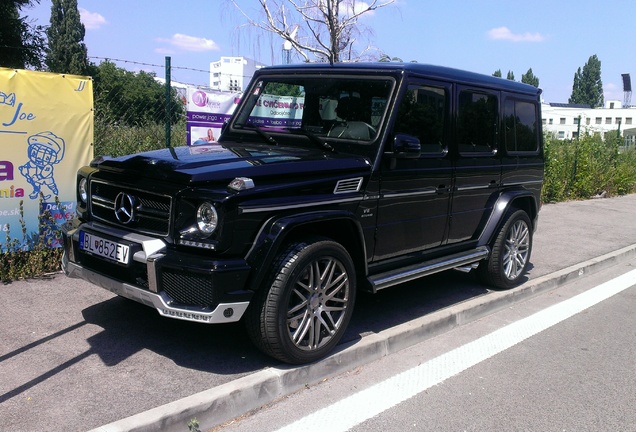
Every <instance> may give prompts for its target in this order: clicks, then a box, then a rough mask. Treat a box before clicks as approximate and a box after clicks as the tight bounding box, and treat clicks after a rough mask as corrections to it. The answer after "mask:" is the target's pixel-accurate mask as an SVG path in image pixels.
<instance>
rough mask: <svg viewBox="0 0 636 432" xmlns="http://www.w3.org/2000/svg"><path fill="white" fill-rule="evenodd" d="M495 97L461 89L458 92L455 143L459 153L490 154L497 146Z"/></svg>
mask: <svg viewBox="0 0 636 432" xmlns="http://www.w3.org/2000/svg"><path fill="white" fill-rule="evenodd" d="M497 105H498V103H497V97H496V96H495V95H492V94H488V93H482V92H477V91H474V90H463V91H461V92H460V93H459V106H458V117H457V144H458V148H459V152H460V153H487V154H492V153H493V152H494V150H495V149H496V148H497V117H498V113H497Z"/></svg>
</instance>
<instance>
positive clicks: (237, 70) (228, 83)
mask: <svg viewBox="0 0 636 432" xmlns="http://www.w3.org/2000/svg"><path fill="white" fill-rule="evenodd" d="M264 66H265V65H264V64H262V63H257V62H256V61H254V60H252V59H249V58H247V57H221V59H220V60H219V61H216V62H213V63H210V87H211V88H212V89H214V90H221V91H243V90H245V86H247V84H248V83H249V81H250V79H251V78H252V75H254V72H256V70H257V69H260V68H262V67H264Z"/></svg>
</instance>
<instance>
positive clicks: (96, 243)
mask: <svg viewBox="0 0 636 432" xmlns="http://www.w3.org/2000/svg"><path fill="white" fill-rule="evenodd" d="M79 247H80V249H81V250H83V251H85V252H90V253H92V254H93V255H98V256H100V257H102V258H106V259H108V260H111V261H116V262H118V263H122V264H128V258H129V255H130V246H128V245H123V244H119V243H117V242H114V241H111V240H108V239H105V238H102V237H99V236H96V235H93V234H89V233H87V232H84V231H80V236H79Z"/></svg>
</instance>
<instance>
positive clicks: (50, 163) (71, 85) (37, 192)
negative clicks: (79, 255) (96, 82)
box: [0, 68, 93, 250]
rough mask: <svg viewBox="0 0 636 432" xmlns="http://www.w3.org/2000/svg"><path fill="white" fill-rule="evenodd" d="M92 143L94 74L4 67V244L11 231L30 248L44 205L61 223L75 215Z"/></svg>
mask: <svg viewBox="0 0 636 432" xmlns="http://www.w3.org/2000/svg"><path fill="white" fill-rule="evenodd" d="M92 144H93V82H92V81H91V79H90V78H89V77H81V76H75V75H62V74H52V73H46V72H35V71H28V70H16V69H8V68H0V146H2V155H1V156H0V230H1V231H2V233H0V234H3V235H2V237H1V238H2V242H0V250H6V248H5V244H4V239H6V237H7V235H8V236H9V237H10V238H11V239H15V240H18V241H19V242H21V244H22V245H23V248H26V247H28V244H29V242H28V240H27V241H24V236H25V233H26V236H27V238H31V237H33V236H37V235H39V234H40V233H41V232H43V231H45V230H43V226H42V223H41V221H40V218H39V217H38V215H39V214H40V205H42V207H43V210H49V211H50V213H51V215H52V216H53V218H54V220H55V221H56V223H57V224H58V225H59V224H61V222H63V221H64V220H66V219H69V218H72V217H73V216H74V214H75V205H76V195H75V176H76V172H77V170H78V168H80V167H81V166H83V165H87V164H88V163H89V162H90V161H91V159H92V157H93V146H92ZM56 198H57V201H59V203H56ZM21 203H22V206H23V212H22V213H23V214H22V215H21V214H20V213H21V212H20V205H21ZM21 216H23V219H22V217H21ZM22 223H24V227H23V226H22ZM54 246H55V245H54Z"/></svg>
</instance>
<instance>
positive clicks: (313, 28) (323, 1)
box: [230, 0, 395, 64]
mask: <svg viewBox="0 0 636 432" xmlns="http://www.w3.org/2000/svg"><path fill="white" fill-rule="evenodd" d="M230 1H231V2H232V3H233V4H234V6H235V7H236V8H237V9H238V10H239V11H240V12H241V13H242V14H243V16H244V17H245V18H246V19H247V20H248V23H249V24H250V25H252V26H254V27H257V28H259V29H261V30H265V31H267V32H271V33H273V34H277V35H278V36H280V37H281V38H282V39H283V40H284V41H285V42H286V43H288V44H289V45H291V48H292V49H293V50H294V51H296V52H297V53H298V54H299V55H300V56H301V57H302V58H303V59H304V61H306V62H309V61H311V60H312V57H313V58H314V59H316V60H318V61H323V62H326V61H328V62H329V63H331V64H333V63H338V62H341V61H357V60H360V59H362V58H363V54H364V53H366V52H367V51H369V50H370V49H371V48H370V47H369V46H366V47H364V48H363V49H362V51H359V49H358V46H359V45H360V43H361V42H360V38H361V37H362V36H363V35H364V34H365V30H367V29H366V28H365V27H364V26H363V25H362V24H360V22H359V19H360V17H361V16H363V15H365V14H368V13H370V12H373V11H375V10H376V9H379V8H382V7H385V6H388V5H390V4H391V3H393V2H394V1H395V0H369V2H368V3H366V2H363V1H356V0H269V1H268V0H258V3H259V5H260V8H261V9H262V11H261V12H262V13H263V14H264V19H262V20H256V19H253V18H251V17H250V16H249V15H248V14H247V13H246V12H244V11H243V9H241V7H240V6H239V5H238V4H237V3H236V0H230ZM368 31H369V32H370V30H368Z"/></svg>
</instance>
